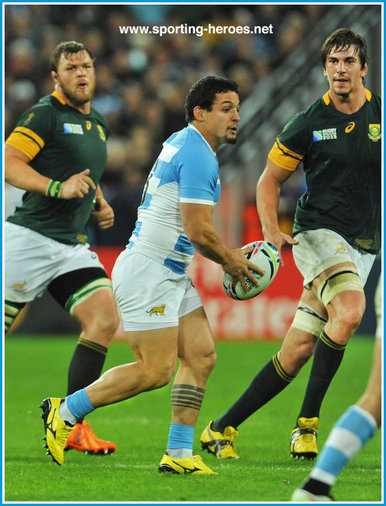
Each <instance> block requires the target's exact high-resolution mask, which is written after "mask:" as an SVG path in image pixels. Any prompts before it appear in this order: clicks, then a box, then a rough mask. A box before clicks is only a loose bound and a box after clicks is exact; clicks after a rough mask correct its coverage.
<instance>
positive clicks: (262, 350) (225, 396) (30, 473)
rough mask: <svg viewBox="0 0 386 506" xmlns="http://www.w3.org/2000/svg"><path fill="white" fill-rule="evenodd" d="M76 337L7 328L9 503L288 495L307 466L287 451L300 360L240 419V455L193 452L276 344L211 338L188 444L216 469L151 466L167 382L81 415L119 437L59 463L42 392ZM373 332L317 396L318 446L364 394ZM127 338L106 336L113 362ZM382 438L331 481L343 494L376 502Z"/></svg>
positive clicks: (63, 366)
mask: <svg viewBox="0 0 386 506" xmlns="http://www.w3.org/2000/svg"><path fill="white" fill-rule="evenodd" d="M75 342H76V338H75V337H71V338H70V337H66V338H63V337H62V338H58V337H44V338H37V337H33V336H28V337H18V336H12V335H11V336H9V337H7V338H6V341H5V374H4V376H5V416H4V420H5V452H4V453H5V472H4V475H5V491H4V499H5V500H6V501H16V502H20V501H38V502H42V501H57V502H64V501H69V502H75V501H91V502H95V501H103V502H114V501H124V502H128V501H134V502H143V501H159V502H172V501H177V502H183V501H219V502H225V501H234V502H238V501H253V502H258V501H262V502H267V501H288V500H289V498H290V496H291V493H292V491H293V490H294V488H296V486H297V485H298V484H299V483H300V482H301V481H302V479H303V478H304V477H305V476H306V474H307V473H308V471H309V470H310V469H311V467H312V463H310V462H308V461H295V460H293V459H292V458H291V457H290V455H289V452H288V445H289V435H290V432H291V429H292V427H293V425H294V422H295V418H296V416H297V414H298V410H299V407H300V403H301V398H302V396H303V393H304V390H305V384H306V380H307V375H308V371H309V365H307V366H306V367H305V368H304V369H303V370H302V371H301V373H300V375H299V376H298V378H297V379H296V380H295V381H294V382H293V383H292V384H291V385H290V386H289V387H288V388H287V389H286V390H285V391H284V392H282V393H281V394H280V395H279V396H278V397H277V398H276V399H274V400H273V401H271V402H270V403H269V404H267V405H266V406H264V407H263V408H262V409H261V410H260V411H259V412H258V413H257V414H255V415H253V416H252V417H251V418H249V419H248V420H247V421H246V422H244V423H243V424H242V425H241V427H240V435H239V437H238V439H237V447H238V452H239V454H240V456H241V458H240V459H239V460H236V461H219V460H217V459H215V458H214V457H213V456H212V455H208V454H207V453H205V454H204V453H202V452H200V447H199V437H200V433H201V431H202V429H203V428H204V427H205V425H206V424H207V423H208V421H209V420H210V419H211V418H213V417H216V416H218V415H220V414H221V413H222V412H223V410H224V409H226V408H227V407H229V405H230V404H231V402H233V401H234V400H235V399H236V398H237V397H238V395H239V393H241V392H242V390H243V389H244V388H245V387H246V386H247V385H248V384H249V382H250V380H251V379H252V377H253V376H254V374H255V372H256V371H257V370H258V369H259V368H260V367H261V366H262V365H263V364H264V363H265V362H266V361H267V360H268V359H269V358H270V357H271V356H272V355H273V354H274V353H275V352H276V351H277V349H278V347H279V344H278V343H269V342H268V343H267V342H264V343H258V342H256V343H252V342H239V343H217V344H216V347H217V352H218V363H217V366H216V368H215V370H214V372H213V373H212V375H211V377H210V379H209V382H208V386H207V393H206V396H205V399H204V403H203V406H202V410H201V414H200V416H199V419H198V423H197V430H196V434H195V451H196V453H199V454H201V455H202V456H203V458H204V460H205V462H206V463H207V464H208V465H209V466H210V467H211V468H212V469H213V470H215V471H217V472H218V475H216V476H195V475H185V476H183V475H178V476H176V475H164V474H160V473H158V470H157V466H158V463H159V461H160V459H161V457H162V454H163V452H164V450H165V445H166V442H167V435H168V431H169V423H170V403H169V397H170V385H169V386H167V387H165V388H163V389H160V390H157V391H153V392H148V393H145V394H142V395H140V396H138V397H136V398H134V399H131V400H128V401H125V402H123V403H120V404H117V405H113V406H107V407H104V408H101V409H100V410H97V411H96V412H94V413H92V414H90V415H89V417H88V421H90V422H92V425H93V428H94V429H95V431H96V432H97V434H98V435H99V436H101V437H104V438H106V439H111V440H113V441H114V442H115V443H116V444H117V447H118V448H117V451H116V452H115V454H113V455H110V456H103V457H102V456H88V455H84V454H81V453H79V452H75V451H70V452H67V453H66V454H65V462H64V464H63V465H62V466H61V467H59V466H57V465H56V464H54V463H52V462H50V458H49V457H48V456H46V455H45V450H44V449H43V442H42V440H41V438H42V436H43V422H42V420H41V418H40V409H39V408H38V406H39V404H40V402H41V400H42V399H43V398H44V397H46V396H61V395H63V394H64V393H65V390H66V375H67V366H68V363H69V361H70V358H71V355H72V351H73V349H74V346H75ZM372 347H373V340H372V339H363V338H354V339H353V340H352V342H351V343H350V344H349V346H348V349H347V351H346V356H345V359H344V361H343V364H342V366H341V368H340V370H339V372H338V374H337V377H336V378H335V380H334V382H333V385H332V386H331V388H330V391H329V393H328V395H327V397H326V400H325V402H324V405H323V408H322V412H321V426H320V435H319V442H320V445H322V444H323V443H324V441H325V439H326V437H327V435H328V432H329V430H330V429H331V427H332V426H333V424H334V422H335V421H336V419H337V418H338V417H339V416H340V414H341V413H342V412H343V411H344V410H345V409H346V407H347V406H349V405H350V404H351V403H353V402H355V401H356V400H357V398H358V396H359V395H360V394H361V392H362V390H363V388H364V386H365V384H366V380H367V375H368V372H369V369H370V365H371V356H372ZM131 356H132V355H131V352H130V350H129V348H128V346H127V345H126V344H124V343H113V344H112V346H111V348H110V351H109V355H108V358H107V361H106V366H107V368H108V367H111V366H114V365H117V364H121V363H122V362H124V361H130V360H131ZM380 444H381V437H380V434H378V435H377V436H376V437H375V438H373V439H372V440H371V441H370V442H369V443H368V444H367V445H366V446H365V448H364V449H363V450H362V452H360V454H358V455H357V457H356V458H355V459H354V460H353V461H352V462H351V463H350V464H349V466H348V467H347V468H346V469H345V470H344V472H343V473H342V475H341V477H340V479H339V480H338V482H337V483H336V485H335V487H334V493H335V496H336V498H337V499H339V500H342V501H343V500H344V501H354V502H360V501H365V502H369V501H380V500H381V452H380Z"/></svg>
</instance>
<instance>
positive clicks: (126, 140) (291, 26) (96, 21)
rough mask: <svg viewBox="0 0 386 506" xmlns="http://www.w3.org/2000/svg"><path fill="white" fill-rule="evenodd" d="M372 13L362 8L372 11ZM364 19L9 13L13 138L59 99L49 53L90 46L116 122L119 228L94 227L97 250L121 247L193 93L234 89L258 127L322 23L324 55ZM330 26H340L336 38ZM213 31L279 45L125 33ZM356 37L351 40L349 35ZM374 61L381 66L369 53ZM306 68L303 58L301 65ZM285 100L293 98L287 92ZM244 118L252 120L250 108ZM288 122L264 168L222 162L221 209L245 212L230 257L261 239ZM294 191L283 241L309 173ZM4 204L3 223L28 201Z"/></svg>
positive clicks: (117, 9) (114, 184)
mask: <svg viewBox="0 0 386 506" xmlns="http://www.w3.org/2000/svg"><path fill="white" fill-rule="evenodd" d="M376 7H377V6H366V8H367V9H368V10H371V9H372V8H373V9H374V8H376ZM356 8H357V9H359V7H355V6H354V7H353V6H339V5H327V4H320V5H277V4H270V5H248V4H246V5H237V4H235V5H229V4H227V5H226V6H224V5H218V4H212V5H201V4H198V5H197V4H196V5H189V4H185V5H173V4H167V5H146V4H136V5H129V4H126V5H124V4H112V5H98V4H96V5H88V4H87V5H83V4H78V5H72V4H69V5H60V4H58V5H56V4H41V5H18V4H13V5H6V6H5V16H4V19H5V35H4V39H5V135H6V136H7V135H8V134H9V133H10V131H11V130H12V129H13V127H14V125H15V122H16V120H17V117H18V115H19V114H20V113H21V112H22V111H23V110H25V109H26V108H27V107H29V106H31V105H33V104H34V103H35V102H36V101H37V100H38V99H39V98H40V97H41V96H43V95H45V94H48V93H51V92H52V91H53V86H52V81H51V79H50V68H49V56H50V53H51V51H52V49H53V48H54V47H55V46H56V45H57V44H58V43H59V42H61V41H63V40H79V41H81V42H84V43H85V45H86V46H87V47H88V48H89V49H90V51H92V53H93V54H94V56H95V57H96V69H97V88H96V93H95V97H94V100H93V106H94V107H95V108H96V109H97V110H99V111H100V112H101V113H103V114H104V115H105V116H106V117H107V119H108V120H109V122H110V128H111V130H110V137H109V140H108V161H107V167H106V171H105V174H104V176H103V179H102V182H101V185H102V188H103V191H104V194H105V196H106V198H107V200H108V201H109V202H110V204H111V205H112V206H113V208H114V210H115V216H116V220H115V226H114V227H113V229H111V230H106V231H101V230H99V229H97V228H96V227H94V226H93V225H92V224H90V242H91V244H94V245H112V246H124V245H125V244H126V242H127V240H128V238H129V236H130V234H131V231H132V229H133V228H134V223H135V219H136V208H137V206H138V204H139V202H140V198H141V193H142V188H143V184H144V182H145V180H146V177H147V174H148V172H149V170H150V169H151V166H152V165H153V163H154V161H155V159H156V157H157V155H158V153H159V152H160V150H161V143H162V142H163V141H164V140H165V139H166V138H167V137H168V136H169V135H171V134H172V133H173V132H174V131H176V130H179V129H181V128H183V127H184V126H185V120H184V110H183V109H184V98H185V95H186V93H187V91H188V89H189V88H190V86H191V85H192V83H193V82H195V81H197V80H198V79H200V78H201V77H203V76H205V75H208V74H214V75H218V76H225V77H228V78H230V79H234V80H235V81H237V82H238V83H239V87H240V96H241V99H242V100H244V101H245V102H246V103H248V106H245V110H246V113H248V114H249V116H250V118H249V119H248V121H246V124H247V123H248V124H251V123H250V122H251V118H252V111H251V104H252V106H253V105H256V106H257V105H259V104H261V107H263V106H264V103H265V102H271V101H272V100H271V98H270V96H269V91H270V89H271V88H272V85H271V84H270V83H271V81H270V77H271V78H272V76H276V75H277V74H275V72H276V73H277V72H280V69H281V68H282V65H283V64H284V63H285V62H287V61H289V59H290V58H291V56H293V54H294V53H295V52H296V51H297V50H298V49H299V48H301V47H303V48H305V49H307V46H308V42H307V41H308V40H310V39H311V38H312V37H313V33H315V28H316V27H317V26H318V24H320V23H322V22H323V20H326V23H325V29H324V30H323V29H322V30H321V33H322V35H319V34H318V35H317V36H315V38H316V39H317V41H316V42H317V45H318V48H319V47H320V45H321V44H322V42H323V40H324V38H325V37H326V36H327V35H329V33H330V32H331V31H332V30H334V29H336V28H338V27H339V26H342V25H341V24H340V23H341V21H343V20H347V21H349V22H350V23H351V21H350V19H353V20H354V21H355V22H358V20H362V22H363V15H362V14H361V13H360V12H359V10H357V11H355V12H356V15H355V12H354V10H355V9H356ZM353 9H354V10H353ZM378 9H379V13H378V11H372V13H370V14H371V16H373V17H374V13H375V17H376V16H377V15H378V16H379V20H380V7H379V6H378ZM338 13H339V16H338V15H337V14H338ZM350 16H354V17H351V18H350ZM328 19H330V20H331V19H332V20H333V21H332V22H333V23H338V24H337V25H336V26H331V22H330V24H328ZM379 23H380V21H379ZM209 24H211V25H212V26H223V27H225V26H234V27H236V26H249V27H253V26H257V25H272V27H273V33H272V34H264V35H263V34H261V35H235V34H233V35H232V34H213V33H208V32H206V33H204V34H203V36H201V37H200V36H197V35H194V34H170V35H165V36H162V37H160V36H159V35H152V34H136V35H124V34H121V33H120V30H119V26H140V25H142V26H148V27H152V26H155V25H156V26H160V25H163V26H170V27H172V26H178V25H184V26H197V27H198V26H200V27H208V26H209ZM361 26H362V25H361ZM350 28H352V29H354V27H353V26H351V25H350ZM370 28H371V27H368V28H367V29H368V30H370ZM370 49H373V48H370ZM379 51H380V48H379V49H378V52H379ZM370 54H371V56H372V57H373V58H374V54H373V51H370ZM318 57H319V56H318V52H317V51H316V52H315V51H313V52H312V54H311V55H308V59H309V58H312V65H319V73H318V74H317V75H318V76H319V75H320V76H321V75H322V71H321V68H320V64H319V60H318ZM307 61H308V60H307V58H306V59H305V65H307ZM309 69H311V67H309ZM285 78H286V76H285V75H284V85H283V88H286V86H285V84H286V83H285ZM275 80H276V78H275ZM321 82H322V83H323V90H326V89H327V83H324V81H323V78H322V77H321ZM313 84H314V83H313V81H311V82H310V91H311V95H310V98H309V99H308V97H307V100H308V105H309V104H311V103H312V101H314V100H316V98H318V96H319V95H318V90H314V89H313ZM374 91H378V92H379V90H374ZM285 93H286V95H290V96H292V93H293V88H292V87H291V85H290V83H288V88H287V89H286V90H285ZM302 95H303V93H302ZM248 100H249V102H247V101H248ZM272 103H273V102H272ZM292 105H293V107H294V109H295V111H294V112H297V111H298V110H301V108H302V107H301V105H302V102H301V100H300V99H299V103H296V95H294V96H293V97H292ZM275 107H276V105H275ZM252 108H253V107H252ZM241 112H242V115H243V116H244V115H245V113H244V111H243V108H242V109H241ZM292 113H293V111H292V110H290V109H289V108H287V109H286V110H285V111H284V112H283V111H281V112H280V118H279V120H276V123H275V122H273V130H275V131H274V132H273V131H272V133H269V134H267V136H266V137H267V139H266V142H265V143H264V145H263V149H261V147H259V149H260V152H259V156H258V159H256V156H255V154H254V153H253V150H252V149H251V148H248V149H249V159H250V160H249V161H248V160H246V162H245V164H243V163H240V156H241V155H239V158H237V156H236V155H232V151H231V150H229V151H225V153H226V160H225V161H226V163H225V164H224V165H225V167H224V174H223V176H224V177H223V185H224V187H225V188H226V187H227V186H228V187H230V189H231V191H232V192H234V193H235V195H233V199H227V198H225V199H224V202H225V203H224V204H222V205H223V206H227V205H228V204H227V202H230V201H232V202H235V201H236V202H238V206H236V207H233V208H232V210H231V208H230V207H229V208H228V214H227V210H223V211H221V209H220V214H219V219H222V220H223V222H224V226H225V224H226V225H227V226H228V225H229V226H231V227H233V228H232V232H231V233H230V232H229V231H228V238H229V242H230V243H235V244H230V246H237V245H239V244H240V242H247V240H248V241H249V240H252V239H256V238H258V237H257V233H258V230H259V223H258V217H257V214H256V211H255V209H254V208H255V203H254V186H255V184H256V181H257V178H258V176H259V174H260V173H261V171H262V170H263V168H264V167H263V165H262V164H264V163H265V159H266V156H267V153H268V150H269V149H270V147H271V145H272V143H273V141H274V138H275V136H276V135H277V134H278V133H279V132H280V130H281V128H282V127H283V126H284V124H285V123H286V121H287V120H288V119H289V117H290V116H291V115H292ZM254 114H255V116H254V117H256V115H261V113H260V111H259V110H256V112H255V113H254ZM263 120H264V121H265V122H266V124H267V123H270V122H271V114H270V113H269V114H268V113H267V115H266V117H265V118H263ZM242 125H243V122H241V123H240V126H242ZM279 125H280V128H279ZM241 133H242V130H240V134H241ZM240 137H241V135H240ZM259 137H261V136H260V135H259ZM240 141H242V138H241V139H240ZM235 153H236V154H237V153H239V152H237V151H235ZM220 155H221V153H219V157H220V161H221V156H220ZM233 156H234V158H232V157H233ZM243 156H244V158H245V155H243ZM246 158H248V156H247V157H246ZM241 159H242V157H241ZM251 159H253V160H252V161H251ZM235 171H237V174H236V176H234V173H235ZM290 181H291V182H290V183H289V184H288V185H287V186H286V187H285V188H284V189H283V193H282V198H281V203H280V216H281V220H282V226H283V228H285V230H287V231H290V230H291V226H292V216H293V213H294V207H295V203H296V200H297V198H298V197H299V195H300V194H301V193H303V191H304V180H303V176H302V174H301V171H299V176H298V177H296V178H291V179H290ZM8 190H9V189H8ZM237 196H238V199H237ZM5 197H6V200H7V202H6V209H5V214H6V215H8V214H9V213H10V212H12V209H13V207H14V206H15V205H16V204H17V202H18V200H19V199H20V193H19V192H17V191H6V195H5ZM230 212H232V213H233V214H232V219H227V216H228V217H229V213H230Z"/></svg>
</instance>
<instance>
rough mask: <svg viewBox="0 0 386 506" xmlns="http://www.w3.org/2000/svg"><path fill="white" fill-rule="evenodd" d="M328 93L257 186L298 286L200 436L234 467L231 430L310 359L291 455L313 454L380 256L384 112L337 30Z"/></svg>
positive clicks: (265, 222) (297, 121) (275, 151)
mask: <svg viewBox="0 0 386 506" xmlns="http://www.w3.org/2000/svg"><path fill="white" fill-rule="evenodd" d="M321 62H322V65H323V69H324V75H325V76H326V78H327V81H328V83H329V89H328V92H327V93H326V94H325V95H324V96H323V97H321V98H319V99H318V100H317V101H316V102H315V103H314V104H313V105H311V106H310V107H309V108H308V109H307V110H306V111H303V112H301V113H299V114H297V115H296V116H295V117H294V118H293V119H292V120H291V121H290V122H289V123H288V124H287V126H286V127H285V128H284V130H283V132H282V133H281V134H280V135H279V137H278V138H277V140H276V142H275V144H274V146H273V147H272V149H271V151H270V153H269V155H268V160H267V164H266V167H265V170H264V172H263V174H262V175H261V177H260V179H259V181H258V184H257V192H256V196H257V208H258V212H259V215H260V219H261V223H262V227H263V233H264V239H265V240H266V241H269V242H271V243H273V244H274V245H275V246H276V247H277V249H278V251H279V252H280V251H281V248H282V247H283V246H284V245H286V244H287V245H292V246H293V255H294V259H295V262H296V265H297V267H298V269H299V271H300V272H301V274H302V276H303V277H304V289H303V293H302V295H301V299H300V302H299V306H298V309H297V311H296V314H295V318H294V321H293V322H292V325H291V327H290V328H289V330H288V332H287V334H286V336H285V339H284V341H283V344H282V347H281V349H280V351H279V352H278V353H277V354H276V355H275V356H274V357H273V359H272V360H270V361H269V362H268V363H267V364H266V365H265V366H264V367H263V368H262V369H261V370H260V371H259V372H258V374H257V375H256V376H255V377H254V379H253V380H252V382H251V384H250V385H249V387H248V388H247V389H246V390H245V392H244V393H243V394H242V395H241V397H240V398H239V399H238V400H237V401H236V402H235V403H234V404H233V405H232V406H231V407H230V409H229V410H228V411H227V412H226V413H224V414H223V415H222V416H220V417H219V418H217V419H215V420H214V421H213V422H210V423H209V425H208V426H207V427H206V428H205V430H204V431H203V433H202V435H201V444H202V448H203V449H207V450H208V451H209V452H210V453H213V454H214V455H216V456H217V457H218V458H237V456H238V455H237V453H236V448H235V437H236V436H237V434H238V431H237V428H238V426H239V425H240V424H241V423H242V422H243V421H244V420H246V419H247V418H248V417H249V416H251V415H252V414H253V413H254V412H255V411H256V410H257V409H259V408H260V407H261V406H263V405H264V404H265V403H267V402H268V401H269V400H270V399H272V398H273V397H275V396H276V395H277V394H278V393H279V392H280V391H281V390H283V388H285V387H286V386H287V385H288V384H289V383H290V382H291V381H292V380H293V379H294V377H295V376H296V375H297V374H298V372H299V371H300V369H301V368H302V367H303V365H304V364H305V363H306V362H307V361H308V359H309V358H310V357H311V356H312V354H313V355H314V359H313V365H312V369H311V373H310V377H309V381H308V386H307V390H306V394H305V397H304V400H303V405H302V406H301V409H300V412H299V415H298V418H297V420H296V424H295V428H294V429H293V431H292V435H291V441H290V451H291V454H292V455H293V456H294V457H297V458H298V457H303V458H310V459H313V458H315V457H316V455H317V454H318V447H317V433H318V426H319V411H320V407H321V404H322V401H323V398H324V396H325V394H326V391H327V389H328V387H329V385H330V383H331V381H332V379H333V377H334V375H335V373H336V371H337V369H338V368H339V365H340V363H341V361H342V358H343V354H344V350H345V347H346V344H347V342H348V341H349V339H350V337H351V336H352V335H353V334H354V332H355V330H356V329H357V327H358V325H359V324H360V322H361V319H362V316H363V313H364V310H365V302H366V301H365V295H364V291H363V286H364V284H365V282H366V279H367V277H368V274H369V272H370V270H371V267H372V265H373V262H374V259H375V256H376V254H377V252H378V251H379V248H380V214H381V141H380V139H381V103H380V98H379V97H378V96H377V95H375V94H374V93H371V92H370V91H369V90H368V89H366V87H365V84H364V78H365V76H366V74H367V71H368V57H367V47H366V42H365V41H364V39H363V38H362V37H360V36H359V35H356V34H354V33H353V32H352V31H351V30H348V29H343V28H342V29H338V30H336V31H335V32H334V33H332V34H331V35H330V36H329V37H328V38H327V39H326V41H325V43H324V45H323V47H322V49H321ZM300 162H302V164H303V169H304V172H305V176H306V182H307V191H306V192H305V193H304V195H302V196H301V197H300V199H299V201H298V203H297V207H296V212H295V221H294V229H293V237H291V236H289V235H287V234H285V233H283V232H281V230H280V229H279V225H278V204H279V196H280V190H281V185H282V184H283V183H284V182H285V181H286V180H287V179H288V178H289V177H290V176H291V174H292V173H293V171H294V170H295V169H296V168H297V167H298V165H299V164H300Z"/></svg>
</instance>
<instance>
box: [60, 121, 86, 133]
mask: <svg viewBox="0 0 386 506" xmlns="http://www.w3.org/2000/svg"><path fill="white" fill-rule="evenodd" d="M63 129H64V133H65V134H76V135H83V128H82V125H78V124H76V123H63Z"/></svg>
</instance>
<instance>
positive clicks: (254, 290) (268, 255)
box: [223, 241, 280, 300]
mask: <svg viewBox="0 0 386 506" xmlns="http://www.w3.org/2000/svg"><path fill="white" fill-rule="evenodd" d="M249 246H253V250H252V251H251V252H250V253H248V254H247V255H246V257H247V258H248V260H249V261H250V262H252V263H253V264H255V265H257V266H258V267H260V268H261V269H263V271H264V275H263V276H262V275H261V274H258V273H257V272H256V273H254V274H255V277H256V279H257V280H258V281H259V284H258V285H257V286H255V285H254V284H253V283H252V282H251V281H250V280H249V279H248V278H247V277H246V278H245V282H246V284H247V289H248V290H247V291H246V292H244V290H243V287H242V286H241V283H240V281H237V283H236V285H235V286H234V287H233V286H232V276H231V275H230V274H228V273H227V272H225V273H224V277H223V287H224V290H225V293H226V294H227V295H228V296H229V297H231V298H232V299H236V300H248V299H252V298H253V297H256V295H259V293H261V292H263V291H264V290H265V289H266V288H267V287H268V286H269V285H270V284H271V283H272V281H273V280H274V278H275V276H276V274H277V271H278V270H279V264H280V259H279V253H278V251H277V249H276V248H275V246H274V245H273V244H271V243H270V242H267V241H254V242H250V243H249V244H246V245H245V246H243V248H248V247H249Z"/></svg>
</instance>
